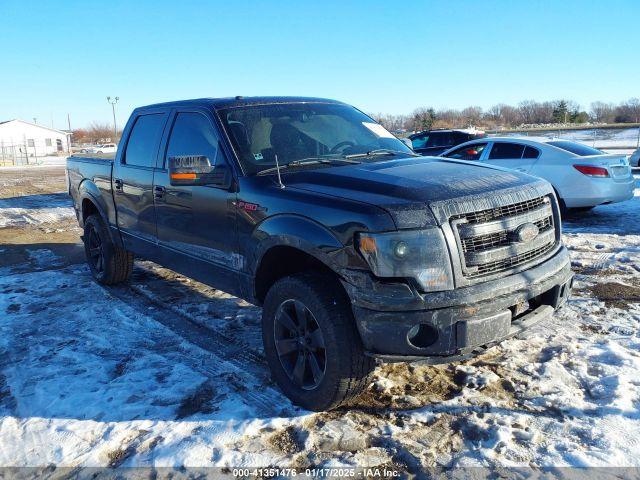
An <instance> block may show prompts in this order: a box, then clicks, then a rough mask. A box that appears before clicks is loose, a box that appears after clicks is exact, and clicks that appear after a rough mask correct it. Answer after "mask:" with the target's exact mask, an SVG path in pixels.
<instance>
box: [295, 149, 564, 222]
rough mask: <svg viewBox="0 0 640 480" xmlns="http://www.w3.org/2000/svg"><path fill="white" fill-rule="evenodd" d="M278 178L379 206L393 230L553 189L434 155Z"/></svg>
mask: <svg viewBox="0 0 640 480" xmlns="http://www.w3.org/2000/svg"><path fill="white" fill-rule="evenodd" d="M283 180H284V183H285V185H286V186H287V188H297V189H301V190H307V191H312V192H316V193H321V194H325V195H332V196H336V197H340V198H345V199H350V200H355V201H359V202H366V203H369V204H372V205H376V206H379V207H381V208H383V209H385V210H386V211H387V212H388V213H389V214H390V215H391V217H392V218H393V220H394V222H395V224H396V227H397V228H421V227H425V226H429V225H440V224H442V223H445V222H447V221H448V219H449V217H450V216H451V215H454V214H457V213H465V212H469V211H476V210H482V209H485V208H493V207H495V206H500V205H506V204H509V203H516V202H518V201H522V200H528V199H530V198H534V197H536V196H540V195H543V194H548V193H551V192H552V191H553V189H552V187H551V185H550V184H549V183H548V182H546V181H544V180H541V179H539V178H536V177H532V176H530V175H526V174H522V173H519V172H515V171H513V170H508V169H505V168H500V167H494V166H489V165H480V164H475V163H469V162H464V161H458V160H451V159H444V158H435V157H412V158H408V159H407V158H405V159H395V160H388V161H380V162H374V163H362V164H358V165H349V166H341V167H331V168H321V169H315V170H306V171H301V172H296V173H292V174H289V175H286V176H285V177H284V179H283Z"/></svg>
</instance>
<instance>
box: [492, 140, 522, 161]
mask: <svg viewBox="0 0 640 480" xmlns="http://www.w3.org/2000/svg"><path fill="white" fill-rule="evenodd" d="M523 152H524V145H518V144H517V143H504V142H497V143H494V144H493V147H491V153H490V154H489V160H502V159H513V158H522V153H523Z"/></svg>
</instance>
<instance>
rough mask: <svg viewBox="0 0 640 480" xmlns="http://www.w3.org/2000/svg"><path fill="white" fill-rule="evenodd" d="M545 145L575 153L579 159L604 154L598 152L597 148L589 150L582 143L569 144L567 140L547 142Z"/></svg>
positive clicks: (600, 151)
mask: <svg viewBox="0 0 640 480" xmlns="http://www.w3.org/2000/svg"><path fill="white" fill-rule="evenodd" d="M547 144H549V145H553V146H554V147H558V148H561V149H562V150H566V151H567V152H571V153H575V154H576V155H580V156H581V157H586V156H588V155H602V154H603V153H604V152H603V151H602V150H598V149H597V148H591V147H589V146H587V145H584V144H582V143H577V142H570V141H568V140H554V141H552V142H547Z"/></svg>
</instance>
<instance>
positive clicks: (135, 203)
mask: <svg viewBox="0 0 640 480" xmlns="http://www.w3.org/2000/svg"><path fill="white" fill-rule="evenodd" d="M167 118H168V113H167V111H163V110H149V111H144V112H142V113H140V114H138V115H135V116H134V117H132V119H131V120H130V122H129V124H128V125H127V127H126V129H125V138H126V145H124V146H123V151H122V152H121V153H120V155H118V156H117V158H116V161H115V162H114V169H113V179H112V187H113V192H114V195H113V197H114V203H115V207H116V214H117V223H118V227H119V229H120V232H121V234H122V239H123V242H124V244H125V248H127V249H128V250H131V251H133V252H135V253H137V254H140V255H143V256H151V254H152V253H153V251H154V249H155V244H156V241H157V233H156V214H155V206H154V199H153V177H154V173H155V170H156V161H157V157H158V152H159V148H160V140H161V138H162V134H163V130H164V127H165V124H166V122H167Z"/></svg>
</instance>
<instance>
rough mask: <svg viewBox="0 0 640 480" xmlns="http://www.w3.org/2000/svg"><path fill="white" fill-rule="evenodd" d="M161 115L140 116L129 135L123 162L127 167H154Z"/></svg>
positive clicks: (162, 120)
mask: <svg viewBox="0 0 640 480" xmlns="http://www.w3.org/2000/svg"><path fill="white" fill-rule="evenodd" d="M164 120H165V117H164V115H163V114H160V113H158V114H153V115H141V116H140V117H138V119H137V120H136V123H135V124H134V126H133V129H132V130H131V135H129V141H128V142H127V150H126V151H125V155H124V159H125V160H124V161H125V163H126V164H127V165H135V166H138V167H154V166H155V164H156V153H157V151H158V143H159V142H160V136H161V135H162V127H163V126H164Z"/></svg>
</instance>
